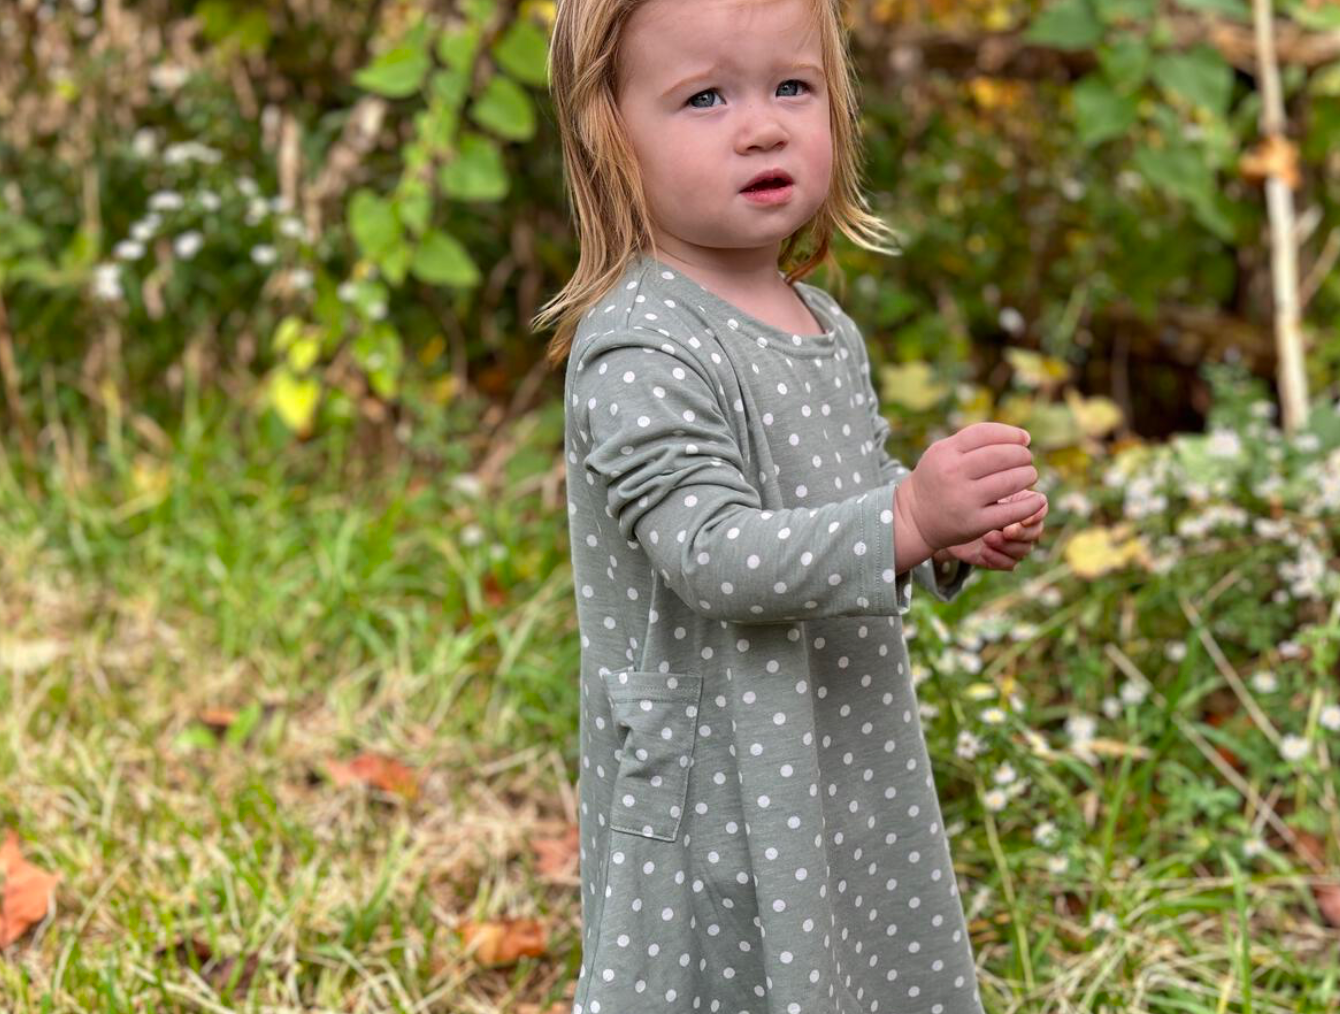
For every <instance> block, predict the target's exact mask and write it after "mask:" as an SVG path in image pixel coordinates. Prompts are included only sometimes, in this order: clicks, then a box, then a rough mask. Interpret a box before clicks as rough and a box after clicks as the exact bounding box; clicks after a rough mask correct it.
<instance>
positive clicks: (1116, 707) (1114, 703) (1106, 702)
mask: <svg viewBox="0 0 1340 1014" xmlns="http://www.w3.org/2000/svg"><path fill="white" fill-rule="evenodd" d="M1103 714H1104V715H1106V716H1107V717H1108V718H1119V717H1121V701H1119V700H1117V699H1116V698H1115V697H1113V696H1111V695H1110V694H1109V695H1108V696H1107V697H1104V698H1103Z"/></svg>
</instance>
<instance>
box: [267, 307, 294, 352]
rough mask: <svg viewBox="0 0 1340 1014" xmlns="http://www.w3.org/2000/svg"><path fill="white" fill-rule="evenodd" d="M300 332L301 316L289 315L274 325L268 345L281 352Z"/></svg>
mask: <svg viewBox="0 0 1340 1014" xmlns="http://www.w3.org/2000/svg"><path fill="white" fill-rule="evenodd" d="M301 334H302V318H301V317H294V316H292V315H289V316H287V317H285V318H284V319H283V320H281V321H280V322H279V324H278V325H277V326H276V327H275V333H274V334H273V335H271V337H270V346H271V348H273V349H274V350H275V351H276V352H283V351H285V350H286V349H288V347H289V346H290V345H292V344H293V343H294V342H295V341H297V339H298V336H299V335H301Z"/></svg>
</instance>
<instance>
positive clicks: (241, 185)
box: [237, 176, 260, 197]
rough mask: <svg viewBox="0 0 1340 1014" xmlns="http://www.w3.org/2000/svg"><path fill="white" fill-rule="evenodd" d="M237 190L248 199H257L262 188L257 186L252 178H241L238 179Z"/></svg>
mask: <svg viewBox="0 0 1340 1014" xmlns="http://www.w3.org/2000/svg"><path fill="white" fill-rule="evenodd" d="M237 189H238V190H240V191H242V193H243V194H245V195H246V196H247V197H255V196H256V195H257V194H259V193H260V188H259V187H257V186H256V181H255V180H253V179H252V178H251V177H250V176H239V177H238V178H237Z"/></svg>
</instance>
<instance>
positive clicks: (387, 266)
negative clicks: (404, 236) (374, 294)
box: [377, 243, 413, 285]
mask: <svg viewBox="0 0 1340 1014" xmlns="http://www.w3.org/2000/svg"><path fill="white" fill-rule="evenodd" d="M412 253H413V252H412V251H411V250H410V247H409V244H408V243H401V244H399V245H398V246H395V247H393V248H392V249H390V250H387V251H386V253H384V254H382V256H381V257H380V258H378V260H377V264H378V266H379V267H380V268H381V269H382V274H384V275H385V276H386V280H387V281H388V282H390V283H391V284H392V285H399V284H400V283H401V282H403V281H404V280H405V274H406V273H407V272H408V271H409V264H410V258H411V256H412Z"/></svg>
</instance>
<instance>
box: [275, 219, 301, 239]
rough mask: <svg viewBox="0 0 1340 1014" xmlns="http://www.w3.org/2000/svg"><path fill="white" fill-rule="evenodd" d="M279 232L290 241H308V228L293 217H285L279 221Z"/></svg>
mask: <svg viewBox="0 0 1340 1014" xmlns="http://www.w3.org/2000/svg"><path fill="white" fill-rule="evenodd" d="M279 231H280V232H281V233H283V234H284V235H285V236H287V237H289V238H290V239H300V240H306V239H307V226H305V225H303V224H302V221H301V220H299V219H296V218H294V217H293V216H292V215H285V216H284V217H283V218H281V219H280V220H279Z"/></svg>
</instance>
